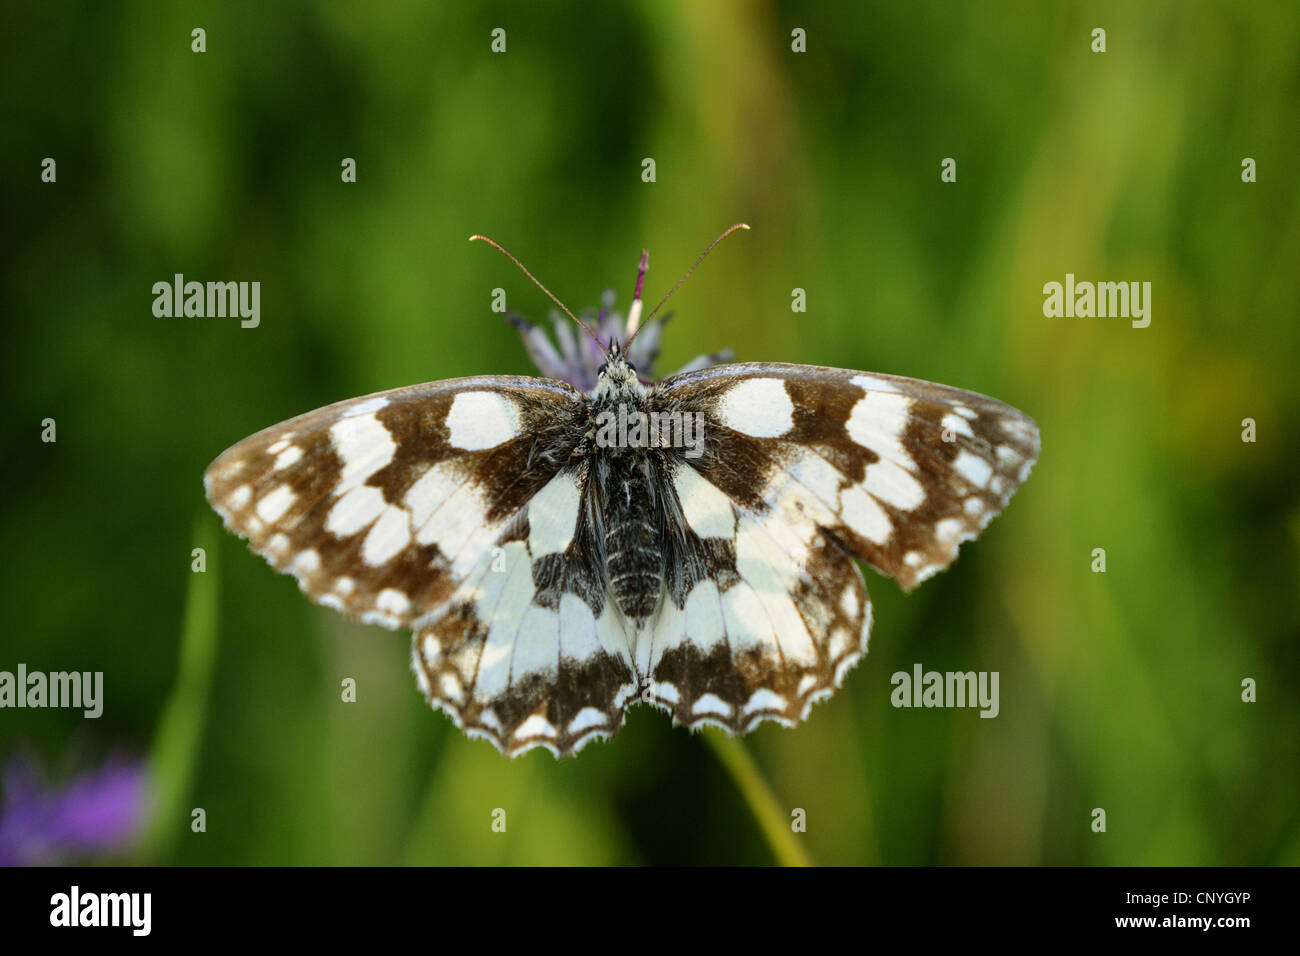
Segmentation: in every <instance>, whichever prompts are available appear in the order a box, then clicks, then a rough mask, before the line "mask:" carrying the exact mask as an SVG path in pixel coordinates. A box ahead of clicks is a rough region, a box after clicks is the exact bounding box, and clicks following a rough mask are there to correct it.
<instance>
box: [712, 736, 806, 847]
mask: <svg viewBox="0 0 1300 956" xmlns="http://www.w3.org/2000/svg"><path fill="white" fill-rule="evenodd" d="M703 736H704V740H705V742H706V743H708V745H709V746H710V747H711V748H713V752H714V753H715V754H717V756H718V759H719V760H720V761H722V765H723V766H724V767H726V769H727V773H728V774H730V775H731V779H732V780H733V781H735V784H736V788H737V789H738V790H740V793H741V795H742V796H744V798H745V801H746V802H747V803H748V804H749V809H750V810H751V811H752V812H753V814H754V817H755V818H756V819H757V820H758V825H759V827H760V828H761V829H762V831H763V836H765V837H766V838H767V842H768V845H769V846H770V847H771V848H772V852H773V853H774V854H775V855H776V859H777V862H778V863H780V864H781V865H782V866H812V862H813V861H812V858H811V857H810V856H809V855H808V852H807V851H806V850H805V849H804V848H803V846H802V845H801V844H800V843H799V840H798V839H797V838H796V837H795V835H794V831H793V830H791V829H790V820H789V817H788V816H787V815H786V813H785V811H784V810H783V809H782V807H781V805H780V804H779V803H778V802H777V799H776V795H775V794H774V793H772V788H771V787H769V786H768V785H767V781H766V780H764V779H763V774H762V772H761V771H759V769H758V764H756V763H755V762H754V758H753V757H752V756H751V755H750V753H749V751H748V750H747V749H746V748H745V746H744V745H743V744H742V743H741V742H740V741H739V740H737V739H736V738H735V737H731V736H728V735H727V734H726V733H725V732H723V731H721V730H715V729H714V728H712V727H706V728H705V729H704V731H703Z"/></svg>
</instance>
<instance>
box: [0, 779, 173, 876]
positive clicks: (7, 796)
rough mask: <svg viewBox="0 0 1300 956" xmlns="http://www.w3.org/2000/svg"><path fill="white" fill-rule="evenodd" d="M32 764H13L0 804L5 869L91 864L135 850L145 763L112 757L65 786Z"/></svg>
mask: <svg viewBox="0 0 1300 956" xmlns="http://www.w3.org/2000/svg"><path fill="white" fill-rule="evenodd" d="M43 776H44V775H43V774H42V773H41V771H40V769H39V766H38V765H37V764H36V762H35V761H33V760H30V759H19V758H15V759H13V760H11V761H10V763H9V766H8V768H7V769H6V772H5V776H4V798H3V803H2V804H0V866H50V865H56V864H60V863H64V862H67V861H69V860H80V861H87V860H93V859H95V858H99V857H104V856H112V855H116V854H119V853H121V852H123V851H125V850H127V849H129V848H130V846H131V844H132V843H133V841H134V839H135V837H136V836H137V834H138V833H139V831H140V829H141V824H142V823H143V821H144V817H145V810H146V806H147V784H146V774H145V768H144V765H143V764H142V763H140V762H139V761H135V760H129V759H126V758H123V757H110V758H109V759H108V760H107V761H105V763H104V764H103V765H102V766H100V767H99V768H97V769H95V770H91V771H88V772H85V773H83V774H81V775H80V776H77V777H74V778H73V779H72V780H70V781H68V782H66V783H64V784H51V783H48V782H47V781H45V780H44V779H43Z"/></svg>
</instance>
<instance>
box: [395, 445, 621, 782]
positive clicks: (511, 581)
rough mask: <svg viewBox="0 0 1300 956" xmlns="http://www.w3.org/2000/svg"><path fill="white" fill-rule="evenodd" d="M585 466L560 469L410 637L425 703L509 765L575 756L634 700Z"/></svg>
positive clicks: (612, 729) (611, 729)
mask: <svg viewBox="0 0 1300 956" xmlns="http://www.w3.org/2000/svg"><path fill="white" fill-rule="evenodd" d="M587 467H588V466H587V463H586V462H580V463H575V464H573V465H570V466H568V467H566V468H564V469H562V470H561V471H560V473H559V474H557V475H556V476H555V477H554V478H553V479H552V480H551V481H550V482H549V483H548V484H547V485H546V487H544V488H543V489H542V490H541V491H540V492H538V494H537V496H536V497H535V498H534V499H533V501H532V502H531V503H530V504H529V507H528V511H527V513H526V514H525V515H523V516H521V518H520V520H518V521H517V522H515V523H514V524H513V525H512V526H511V527H510V528H509V529H508V530H507V531H506V532H505V533H504V534H503V535H502V536H501V538H500V551H499V552H496V553H494V554H492V555H486V556H484V557H483V558H482V559H481V560H480V562H479V564H478V566H477V567H476V568H475V569H474V571H473V572H472V573H471V575H470V576H469V578H468V579H467V580H466V581H465V582H464V583H463V584H462V585H461V586H460V587H459V588H458V589H457V591H456V593H455V594H454V595H453V597H452V599H451V601H450V602H449V603H448V605H447V606H446V608H445V610H444V611H443V612H442V613H440V614H438V615H435V616H434V618H433V619H432V620H430V621H428V622H427V623H425V624H423V625H422V626H421V627H420V629H419V630H418V631H417V632H416V635H415V642H414V647H413V652H412V667H413V669H414V670H415V674H416V679H417V680H418V681H419V682H420V686H421V687H422V689H424V691H425V694H426V696H427V697H429V699H430V701H431V702H432V703H433V704H434V705H435V706H437V707H440V708H441V709H443V710H445V711H446V712H447V713H448V714H449V715H451V717H452V719H453V720H454V721H455V722H456V725H457V726H458V727H460V728H462V729H463V730H464V731H465V732H466V733H468V734H470V735H471V736H477V737H484V738H486V739H488V740H491V741H492V743H493V744H495V745H496V746H497V748H498V749H499V750H501V752H502V753H504V754H507V755H508V756H512V757H513V756H515V755H516V754H519V753H522V752H524V751H526V750H528V749H530V748H532V747H545V748H546V749H548V750H550V751H551V752H552V753H554V754H556V755H557V756H559V755H564V754H570V753H573V752H574V751H576V750H577V749H579V748H580V747H581V746H582V745H583V744H585V743H586V742H588V741H589V740H591V739H593V738H595V737H609V736H612V735H613V734H614V733H616V732H617V731H618V729H619V728H620V727H621V726H622V725H623V712H624V709H625V707H626V706H627V704H628V702H629V701H630V700H631V699H632V696H633V694H634V693H635V691H636V690H637V687H638V683H637V679H636V674H635V669H634V665H633V661H632V653H631V646H630V644H629V642H628V639H627V637H626V625H625V623H624V621H623V618H622V616H621V615H620V614H619V612H618V609H617V608H616V607H615V605H614V602H613V601H612V600H610V599H609V597H608V595H607V592H606V587H605V579H604V573H603V568H602V565H601V562H600V555H601V553H603V549H602V548H601V547H600V543H599V542H598V541H597V540H596V536H597V535H598V533H599V531H598V528H599V524H598V522H597V521H596V520H594V518H593V516H592V507H593V503H592V500H591V495H592V493H593V489H592V488H591V485H590V483H589V482H588V481H587V475H586V471H587Z"/></svg>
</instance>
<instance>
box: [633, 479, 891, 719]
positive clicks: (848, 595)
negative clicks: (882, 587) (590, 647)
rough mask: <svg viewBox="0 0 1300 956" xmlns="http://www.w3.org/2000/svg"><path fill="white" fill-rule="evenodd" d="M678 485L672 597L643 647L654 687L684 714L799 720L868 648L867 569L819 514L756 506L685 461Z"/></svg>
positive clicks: (643, 666)
mask: <svg viewBox="0 0 1300 956" xmlns="http://www.w3.org/2000/svg"><path fill="white" fill-rule="evenodd" d="M672 489H673V495H674V498H675V503H676V508H677V509H678V511H679V518H678V520H677V521H675V522H674V525H675V527H676V528H677V529H678V531H677V534H676V535H675V536H672V538H670V543H669V567H670V572H669V576H668V580H667V582H666V588H665V595H664V600H663V604H662V606H661V609H660V612H659V615H658V617H657V618H656V620H655V622H654V624H653V627H652V628H651V629H650V631H649V632H648V633H647V634H645V635H643V636H642V637H641V638H640V641H639V643H638V647H637V649H638V661H637V663H638V667H639V669H640V670H641V671H642V672H643V673H645V674H646V675H648V685H647V688H646V694H645V699H646V700H648V701H649V702H651V703H654V704H656V705H658V706H661V707H664V708H666V709H668V710H670V711H671V712H672V714H673V718H674V721H675V722H676V723H678V724H684V725H687V726H696V725H698V724H700V723H712V724H716V725H718V726H721V727H724V728H726V729H727V730H729V731H731V732H732V733H744V732H746V731H748V730H750V729H751V728H752V727H753V726H754V725H756V724H757V723H759V722H760V721H762V720H777V721H779V722H781V723H783V724H785V725H787V726H790V725H793V724H796V723H798V722H799V721H800V720H802V719H803V718H804V716H806V714H807V712H808V709H809V708H810V707H811V706H812V704H813V703H814V702H815V701H817V700H820V699H821V698H823V697H825V696H827V695H829V694H830V693H831V692H832V691H833V690H834V689H835V687H837V686H838V685H839V683H840V680H841V678H842V677H843V675H844V673H845V672H846V671H847V670H848V668H849V667H851V666H852V665H853V663H855V662H856V661H857V660H858V658H859V657H861V656H862V654H864V653H865V652H866V645H867V636H868V633H869V632H870V628H871V604H870V602H869V600H868V599H867V591H866V585H865V584H864V583H863V580H862V572H861V571H859V570H858V567H857V565H856V564H854V562H853V560H852V558H851V557H850V556H849V555H848V554H847V553H846V552H845V550H844V548H843V547H842V546H841V545H840V544H839V543H838V542H836V541H835V540H833V539H832V538H831V537H829V536H828V535H826V534H824V533H823V532H822V531H821V530H820V528H819V527H818V525H817V524H816V523H815V521H814V519H815V517H816V515H809V514H795V515H794V516H793V518H791V517H790V516H787V515H785V514H783V513H781V512H780V511H775V512H769V513H767V514H765V515H759V514H757V513H755V512H754V511H753V510H751V509H748V508H742V507H740V506H738V505H737V504H736V503H735V502H734V501H732V499H730V498H729V497H728V496H727V495H725V494H724V493H723V492H722V491H720V490H719V489H718V488H717V486H715V485H713V484H712V483H711V482H710V481H709V480H708V479H707V478H705V477H704V476H703V475H701V474H699V473H698V472H696V471H695V469H694V468H693V467H692V466H691V465H690V464H688V463H686V462H684V461H683V462H679V463H678V465H677V467H676V470H675V474H674V476H673V481H672Z"/></svg>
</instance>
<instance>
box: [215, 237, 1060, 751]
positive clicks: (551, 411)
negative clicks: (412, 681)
mask: <svg viewBox="0 0 1300 956" xmlns="http://www.w3.org/2000/svg"><path fill="white" fill-rule="evenodd" d="M736 228H740V226H733V227H732V229H731V230H728V231H727V233H724V234H723V235H724V236H725V235H727V234H729V233H730V232H731V231H733V230H734V229H736ZM476 238H483V237H476ZM721 238H722V237H719V240H720V239H721ZM488 241H489V242H490V241H491V240H488ZM717 241H718V240H715V242H714V244H715V245H716V243H717ZM493 245H494V246H495V245H496V244H495V243H493ZM496 248H498V249H501V247H500V246H496ZM709 248H710V249H712V248H713V246H712V245H711V246H710V247H709ZM501 251H502V252H505V250H504V249H501ZM705 252H706V254H707V252H708V250H706V251H705ZM506 254H507V255H509V253H506ZM510 258H511V259H512V260H514V257H513V256H511V257H510ZM700 258H701V259H703V256H701V257H700ZM515 262H516V264H518V261H517V260H515ZM646 262H647V260H646V258H645V256H644V255H643V257H642V262H641V270H640V272H639V274H638V278H637V287H636V294H635V296H634V298H633V303H632V306H631V308H630V309H629V313H628V318H627V321H626V324H624V321H623V318H622V316H620V315H618V314H616V313H614V312H613V311H612V308H611V306H612V297H610V296H609V295H608V294H607V297H606V308H605V309H604V310H602V313H601V314H600V316H599V317H597V319H596V328H595V329H592V328H591V326H590V325H589V324H588V323H584V322H581V321H579V320H578V319H577V318H576V317H574V316H573V315H572V313H569V316H570V318H573V319H574V321H575V322H577V323H578V325H579V326H581V327H582V328H583V329H584V330H585V331H586V332H587V333H588V334H589V337H590V339H591V341H590V342H588V341H585V340H582V339H578V338H576V337H575V335H574V333H573V330H572V329H571V328H570V327H569V326H568V325H567V324H565V323H564V322H563V320H562V319H558V320H557V322H556V339H557V342H558V345H559V348H558V349H557V348H556V346H555V344H552V342H551V340H550V339H549V338H548V337H547V336H546V334H545V333H544V332H543V331H542V330H541V329H540V328H538V327H536V326H533V325H531V324H530V323H528V322H526V321H524V320H522V319H519V318H514V319H513V321H514V322H515V324H516V326H517V327H518V328H519V330H520V333H521V336H522V338H523V340H524V345H525V348H526V349H527V351H528V353H529V355H530V356H531V357H532V358H533V360H534V361H535V362H536V364H537V365H538V367H539V368H540V369H541V370H542V372H543V373H544V374H546V375H547V376H548V377H547V378H527V377H520V376H507V375H489V376H478V377H474V378H461V379H453V380H450V381H443V382H432V383H429V384H427V385H413V386H410V387H408V388H399V389H395V390H393V391H388V392H380V393H377V394H375V395H370V396H367V397H364V398H357V399H352V400H350V401H345V402H340V403H338V404H335V405H330V406H329V407H327V408H322V409H318V410H316V411H313V412H308V413H307V414H305V415H301V416H299V417H298V418H294V419H291V420H289V421H287V422H284V423H282V424H279V425H275V426H272V427H271V428H268V429H266V430H264V431H261V432H259V433H257V434H256V435H253V436H252V437H251V438H247V439H245V440H244V441H242V442H240V443H239V444H237V445H235V446H234V447H232V448H230V449H228V450H227V451H226V452H225V453H224V454H222V455H221V456H220V457H219V458H217V460H216V461H214V462H213V463H212V465H211V466H210V467H209V468H208V470H207V472H206V474H205V476H204V482H205V486H206V490H207V496H208V500H209V501H210V502H211V503H212V506H213V507H214V508H215V509H216V510H217V511H218V512H219V513H220V515H221V516H222V518H223V519H224V520H225V523H226V526H227V527H228V528H229V529H230V530H232V531H234V532H235V533H236V534H238V535H240V536H242V537H245V538H247V539H248V540H249V542H250V544H251V545H252V548H253V549H254V550H255V551H256V552H257V553H259V554H261V555H262V556H263V557H265V558H266V559H267V561H269V562H270V563H271V565H272V566H273V567H275V568H276V569H277V570H279V571H284V572H287V573H290V574H292V575H294V577H296V578H297V580H298V583H299V585H300V586H301V588H302V590H303V591H304V592H305V593H306V594H307V595H308V597H310V598H311V599H312V600H314V601H316V602H318V603H320V604H324V605H326V606H328V607H332V608H335V609H337V610H340V611H342V612H344V613H346V614H348V615H350V616H352V617H356V618H359V619H361V620H362V621H367V622H374V623H378V624H383V625H385V626H387V627H391V628H397V627H405V628H411V629H412V630H413V632H414V640H413V644H412V649H411V665H412V669H413V670H414V672H415V676H416V680H417V681H418V683H419V686H420V689H421V690H422V691H423V692H424V694H425V696H426V697H427V698H428V700H429V702H430V704H431V705H433V706H434V707H437V708H441V709H442V710H444V711H446V712H447V713H448V714H449V715H450V716H451V718H452V720H453V721H455V723H456V725H457V726H458V727H460V728H461V729H463V730H464V731H465V732H466V733H467V734H469V735H471V736H481V737H486V738H487V739H488V740H491V741H492V742H493V743H494V744H495V745H496V746H497V747H498V748H499V749H500V750H501V751H502V752H503V753H506V754H509V755H512V756H513V755H515V754H519V753H522V752H523V751H525V750H528V749H530V748H532V747H545V748H547V749H548V750H550V751H551V752H552V753H554V754H557V755H560V754H570V753H573V752H574V751H576V750H577V749H578V748H579V747H581V746H582V745H583V744H584V743H586V742H587V741H588V740H590V739H592V738H593V737H607V736H610V735H612V734H614V733H615V732H616V731H617V730H618V729H619V728H620V727H621V726H622V724H623V716H624V711H625V710H626V708H627V707H628V706H629V705H631V704H633V703H635V702H637V701H645V702H647V703H650V704H654V705H656V706H659V707H662V708H664V709H666V710H668V711H670V712H671V713H672V715H673V719H674V722H675V723H677V724H680V725H684V726H687V727H696V726H698V725H700V724H704V723H711V724H716V725H718V726H720V727H723V728H725V729H726V730H728V731H731V732H733V733H745V732H746V731H749V730H751V729H752V728H753V727H754V726H755V725H757V724H758V723H759V722H761V721H764V720H775V721H778V722H779V723H781V724H784V725H786V726H792V725H794V724H797V723H798V722H799V721H801V720H803V718H804V717H805V716H806V715H807V713H808V711H809V708H810V707H811V705H812V704H813V703H814V702H815V701H818V700H821V699H823V698H825V697H828V696H829V695H830V694H831V693H832V692H833V691H834V689H835V688H836V687H838V686H839V683H840V681H841V680H842V679H843V677H844V674H845V672H846V671H847V670H848V669H849V668H850V667H851V666H852V665H853V664H854V663H855V662H856V661H857V660H858V659H859V658H860V657H861V656H862V655H863V654H864V653H865V652H866V649H867V637H868V634H869V632H870V629H871V604H870V601H869V599H868V597H867V591H866V586H865V584H864V582H863V578H862V573H861V571H860V570H859V569H858V566H857V564H856V563H855V559H860V560H862V561H865V562H866V563H867V564H869V565H871V566H872V567H873V568H875V569H876V570H877V571H879V572H880V573H881V574H883V575H886V576H888V577H892V578H894V579H895V580H896V581H898V583H899V584H900V585H901V586H902V587H904V588H905V589H911V588H913V587H915V586H916V585H917V584H919V583H920V582H922V581H924V580H925V579H926V578H928V577H930V576H931V575H933V574H935V573H936V572H938V571H941V570H943V569H944V568H946V567H947V566H948V565H949V564H951V563H952V561H953V560H954V559H955V558H956V556H957V548H958V546H959V545H960V544H961V542H963V541H966V540H969V539H971V538H974V537H975V536H976V535H978V534H979V533H980V531H981V530H983V528H984V527H985V525H987V524H988V523H989V521H990V520H991V519H992V518H993V516H994V515H996V514H998V513H999V512H1000V511H1001V510H1002V509H1003V508H1004V507H1005V506H1006V504H1007V501H1008V500H1009V499H1010V497H1011V495H1012V494H1013V493H1014V492H1015V490H1016V488H1018V487H1019V486H1020V484H1021V483H1022V482H1023V481H1024V480H1025V478H1026V477H1027V475H1028V474H1029V470H1030V468H1031V467H1032V466H1033V464H1034V462H1035V460H1036V459H1037V457H1038V450H1039V440H1038V429H1037V427H1036V426H1035V425H1034V422H1033V421H1032V420H1031V419H1029V418H1028V417H1027V416H1025V415H1024V414H1022V413H1021V412H1019V411H1017V410H1016V409H1014V408H1011V407H1010V406H1008V405H1004V404H1003V403H1002V402H999V401H995V400H994V399H991V398H986V397H985V396H983V395H977V394H974V393H972V392H966V391H962V390H960V389H956V388H949V387H947V386H945V385H935V384H931V383H929V382H923V381H917V380H915V379H909V378H900V377H897V376H891V375H877V374H873V373H865V372H855V371H846V370H844V369H837V368H822V367H818V366H811V365H787V364H780V363H773V362H746V363H740V364H718V359H720V358H723V356H720V355H719V356H709V357H702V358H700V359H697V360H696V361H695V362H692V363H690V365H688V366H687V367H686V368H684V369H683V370H681V371H679V372H677V373H676V374H674V375H671V376H669V377H667V378H665V379H663V380H662V381H658V382H655V381H653V380H652V379H651V378H650V365H651V363H652V362H653V360H654V358H655V356H656V354H657V351H658V342H659V336H660V333H661V331H662V325H663V321H664V320H663V318H659V319H655V313H656V312H657V311H658V307H656V309H655V310H653V311H652V312H651V314H650V315H649V316H647V318H646V320H645V322H641V321H640V311H641V283H642V280H643V278H644V274H645V268H646ZM698 262H699V260H697V262H696V264H697V265H698ZM520 268H523V267H522V266H520ZM692 268H694V267H692ZM524 271H525V272H526V273H527V270H526V269H525V270H524ZM689 274H690V273H689V272H688V273H687V275H689ZM529 277H530V278H532V276H531V274H529ZM534 281H536V280H535V279H534ZM680 284H681V283H680V282H679V283H678V285H680ZM538 285H539V286H541V284H540V283H538ZM541 288H542V290H543V291H545V292H546V294H547V295H550V292H549V291H547V290H546V289H545V287H544V286H541ZM675 289H676V286H674V290H675ZM671 294H672V293H671V292H670V293H669V295H671ZM551 298H552V299H554V296H551ZM666 300H667V296H665V301H666ZM555 301H556V303H557V304H559V305H560V306H561V308H563V305H562V303H560V302H559V300H558V299H556V300H555ZM660 305H661V306H662V305H663V303H662V302H661V303H660ZM565 312H568V310H567V309H565ZM638 333H642V334H638ZM619 421H621V422H622V425H621V426H617V425H616V423H617V422H619ZM682 422H688V423H689V424H690V426H691V427H690V428H687V427H683V426H682V424H680V423H682ZM611 423H615V424H614V425H611ZM629 423H630V428H629V427H628V426H629ZM607 426H610V427H607ZM620 427H621V430H620ZM692 428H694V429H696V431H694V432H692V430H691V429H692ZM691 434H696V435H698V436H700V437H702V440H701V441H699V442H698V443H697V444H694V445H690V446H686V445H685V444H684V443H683V441H682V439H683V436H687V437H689V436H690V435H691ZM648 435H649V436H653V437H658V438H662V439H663V440H661V441H656V440H652V438H648V437H647V436H648ZM602 438H603V440H602Z"/></svg>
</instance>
